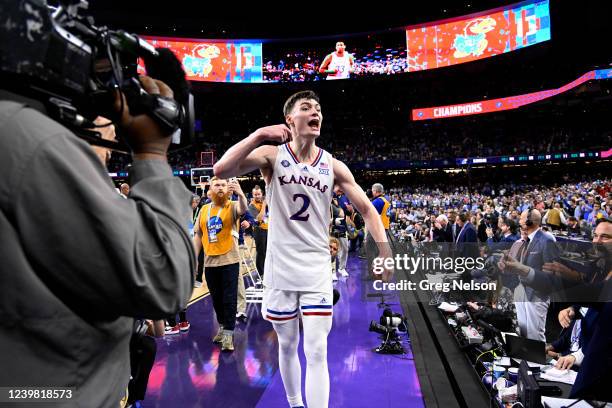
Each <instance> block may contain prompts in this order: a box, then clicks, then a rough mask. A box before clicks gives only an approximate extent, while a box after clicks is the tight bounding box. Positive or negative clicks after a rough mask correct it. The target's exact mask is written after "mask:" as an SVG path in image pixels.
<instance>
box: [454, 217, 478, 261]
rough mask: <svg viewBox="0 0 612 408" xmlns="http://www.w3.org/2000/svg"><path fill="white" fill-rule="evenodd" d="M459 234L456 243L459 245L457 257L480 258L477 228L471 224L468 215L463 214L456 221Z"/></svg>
mask: <svg viewBox="0 0 612 408" xmlns="http://www.w3.org/2000/svg"><path fill="white" fill-rule="evenodd" d="M456 224H457V227H458V229H459V234H458V235H457V240H456V241H455V243H456V245H457V251H456V255H457V256H458V257H463V258H474V259H476V258H478V256H479V255H480V252H479V250H478V234H477V233H476V228H474V225H472V223H471V222H470V218H469V214H468V213H461V214H459V216H458V217H457V220H456Z"/></svg>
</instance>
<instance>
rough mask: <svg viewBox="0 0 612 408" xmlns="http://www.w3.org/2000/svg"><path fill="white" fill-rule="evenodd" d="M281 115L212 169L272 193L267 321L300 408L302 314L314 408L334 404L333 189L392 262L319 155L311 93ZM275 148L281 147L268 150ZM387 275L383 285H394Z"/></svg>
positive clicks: (375, 219) (380, 234)
mask: <svg viewBox="0 0 612 408" xmlns="http://www.w3.org/2000/svg"><path fill="white" fill-rule="evenodd" d="M283 112H284V114H285V121H286V123H287V125H288V127H287V126H285V125H275V126H267V127H264V128H260V129H258V130H256V131H255V132H253V133H252V134H251V135H250V136H248V137H247V138H246V139H244V140H242V141H241V142H239V143H237V144H236V145H234V146H233V147H231V148H230V149H229V150H228V151H227V152H226V153H225V154H224V155H223V157H222V158H221V160H219V162H217V163H216V164H215V166H214V171H215V174H216V175H218V176H219V177H232V176H237V175H241V174H246V173H249V172H251V171H253V170H255V169H260V171H261V173H262V175H263V177H264V179H265V181H266V191H267V193H268V206H269V217H270V221H269V227H268V246H267V253H266V264H265V268H266V273H265V275H264V296H263V303H262V313H263V315H264V318H265V319H266V320H268V321H270V322H271V323H272V325H273V326H274V330H275V331H276V333H277V335H278V342H279V366H280V372H281V377H282V378H283V383H284V386H285V391H286V393H287V399H288V401H289V404H290V406H291V407H302V406H304V403H303V401H302V395H301V368H300V362H299V359H298V353H297V347H298V343H299V337H300V333H299V321H298V315H299V314H301V316H302V322H303V326H304V354H305V355H306V360H307V369H306V400H307V402H308V406H309V408H324V407H327V406H328V401H329V372H328V369H327V335H328V334H329V331H330V329H331V324H332V300H333V295H332V281H331V279H330V277H329V262H330V251H329V246H328V243H329V239H328V231H329V220H330V212H329V208H330V203H331V199H332V194H333V186H334V184H338V185H339V186H340V187H341V188H342V190H343V191H344V192H345V194H346V195H347V196H348V198H349V200H350V201H351V202H352V203H353V205H354V206H355V207H357V208H358V210H359V211H360V212H361V213H362V215H363V218H364V220H365V223H366V225H367V227H368V230H370V231H371V233H372V236H373V237H374V239H375V241H376V242H377V243H378V247H379V253H380V256H382V257H389V256H391V251H390V248H389V245H388V243H387V237H386V235H385V230H384V228H383V225H382V223H381V221H380V217H379V216H378V213H377V212H376V210H375V209H374V207H373V206H372V204H370V202H369V200H368V198H367V197H366V195H365V193H364V192H363V190H361V188H360V187H359V186H358V185H357V183H356V182H355V179H354V178H353V175H352V174H351V172H350V170H349V169H348V168H347V167H346V165H345V164H344V163H342V162H341V161H339V160H336V159H334V158H333V157H332V156H331V154H329V153H328V152H326V151H324V150H323V149H321V148H319V147H317V145H316V144H315V141H316V139H317V137H319V135H320V133H321V123H322V120H323V115H322V113H321V105H320V104H319V98H318V97H317V95H316V94H315V93H314V92H312V91H302V92H298V93H296V94H294V95H293V96H291V97H290V98H289V99H288V100H287V101H286V102H285V105H284V108H283ZM263 142H276V143H280V146H270V145H264V146H260V145H261V144H262V143H263ZM391 273H392V271H391V270H386V271H385V272H384V274H383V280H388V279H389V278H390V275H391Z"/></svg>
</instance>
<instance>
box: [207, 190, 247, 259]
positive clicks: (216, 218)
mask: <svg viewBox="0 0 612 408" xmlns="http://www.w3.org/2000/svg"><path fill="white" fill-rule="evenodd" d="M239 220H240V217H239V216H238V206H237V203H236V202H234V201H228V202H227V203H226V204H225V206H224V207H223V208H219V207H216V206H214V204H213V203H209V204H206V205H205V206H204V207H202V210H201V211H200V230H201V231H202V247H203V249H204V266H205V267H216V266H224V265H231V264H234V263H238V262H240V253H239V252H238V222H239ZM209 225H210V227H211V230H213V228H214V231H215V233H214V234H213V236H215V237H216V242H211V234H209Z"/></svg>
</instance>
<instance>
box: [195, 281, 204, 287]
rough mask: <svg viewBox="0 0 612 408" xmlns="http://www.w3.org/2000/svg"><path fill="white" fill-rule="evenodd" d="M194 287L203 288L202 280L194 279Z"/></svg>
mask: <svg viewBox="0 0 612 408" xmlns="http://www.w3.org/2000/svg"><path fill="white" fill-rule="evenodd" d="M193 287H194V288H201V287H202V282H200V281H199V280H197V281H194V282H193Z"/></svg>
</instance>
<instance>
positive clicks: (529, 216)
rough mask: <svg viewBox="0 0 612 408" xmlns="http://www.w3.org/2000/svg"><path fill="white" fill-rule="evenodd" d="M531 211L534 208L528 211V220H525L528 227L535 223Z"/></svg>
mask: <svg viewBox="0 0 612 408" xmlns="http://www.w3.org/2000/svg"><path fill="white" fill-rule="evenodd" d="M531 211H533V209H532V208H530V209H529V211H527V221H525V225H526V226H528V227H531V226H532V225H533V221H532V220H531Z"/></svg>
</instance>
